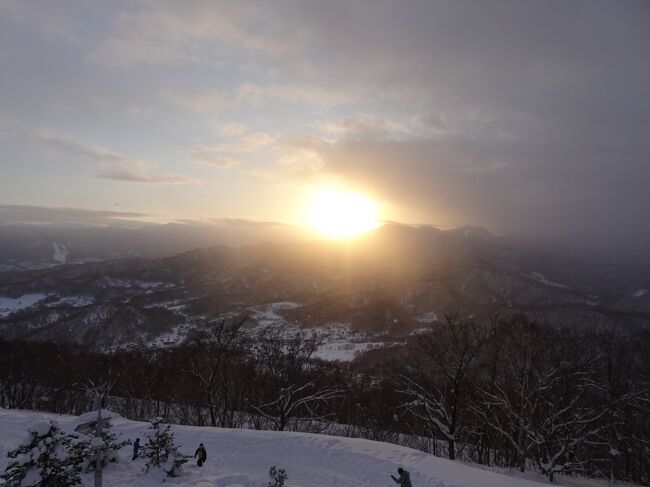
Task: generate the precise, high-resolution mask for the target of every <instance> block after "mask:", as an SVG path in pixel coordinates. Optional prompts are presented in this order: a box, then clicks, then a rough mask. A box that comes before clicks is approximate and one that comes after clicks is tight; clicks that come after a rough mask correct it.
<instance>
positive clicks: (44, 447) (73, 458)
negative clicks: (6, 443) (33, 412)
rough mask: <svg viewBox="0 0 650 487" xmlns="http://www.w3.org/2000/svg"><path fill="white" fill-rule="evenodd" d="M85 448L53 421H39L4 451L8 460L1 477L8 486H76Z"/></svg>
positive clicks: (81, 442)
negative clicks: (19, 440)
mask: <svg viewBox="0 0 650 487" xmlns="http://www.w3.org/2000/svg"><path fill="white" fill-rule="evenodd" d="M84 450H85V447H84V444H83V440H81V439H80V438H79V436H78V435H75V434H68V433H65V432H63V431H61V429H60V428H59V426H58V424H57V423H56V422H54V421H49V420H43V421H38V422H36V423H35V424H34V425H32V426H31V428H30V429H29V433H28V435H27V438H26V439H25V440H24V441H23V443H21V444H20V445H19V446H18V448H16V449H15V450H12V451H10V452H8V453H7V456H8V457H9V458H10V459H11V460H10V461H9V464H8V465H7V468H6V470H5V472H4V473H3V474H2V475H0V478H1V479H2V480H4V481H5V482H6V485H8V486H11V487H13V486H16V487H17V486H20V487H67V486H72V485H77V484H79V483H81V479H80V478H79V473H80V471H81V462H82V461H83V452H84Z"/></svg>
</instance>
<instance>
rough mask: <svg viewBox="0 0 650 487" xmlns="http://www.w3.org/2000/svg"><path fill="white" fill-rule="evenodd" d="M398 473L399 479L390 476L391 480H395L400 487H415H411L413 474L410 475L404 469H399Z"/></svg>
mask: <svg viewBox="0 0 650 487" xmlns="http://www.w3.org/2000/svg"><path fill="white" fill-rule="evenodd" d="M397 473H398V474H399V478H397V477H395V476H394V475H391V476H390V478H391V479H393V480H394V481H395V483H396V484H398V485H399V486H400V487H413V486H412V485H411V474H409V473H408V472H407V471H406V470H404V469H403V468H402V467H400V468H398V469H397Z"/></svg>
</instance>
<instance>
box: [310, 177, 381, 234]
mask: <svg viewBox="0 0 650 487" xmlns="http://www.w3.org/2000/svg"><path fill="white" fill-rule="evenodd" d="M307 223H308V225H309V226H310V227H311V228H312V229H313V230H315V231H316V232H318V233H320V234H321V235H324V236H326V237H328V238H333V239H341V238H346V237H353V236H355V235H359V234H361V233H365V232H369V231H370V230H374V229H375V228H377V227H379V226H380V224H381V223H380V221H379V208H378V205H377V203H376V202H374V201H373V200H372V199H370V198H368V197H367V196H365V195H363V194H360V193H354V192H350V191H344V190H340V189H333V188H328V189H319V190H316V191H314V194H313V197H312V200H311V204H310V206H309V209H308V216H307Z"/></svg>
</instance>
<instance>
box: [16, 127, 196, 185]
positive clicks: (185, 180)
mask: <svg viewBox="0 0 650 487" xmlns="http://www.w3.org/2000/svg"><path fill="white" fill-rule="evenodd" d="M18 137H19V138H20V139H21V140H23V141H25V142H28V143H30V144H33V145H36V146H40V147H43V148H45V149H47V151H48V153H52V152H53V153H55V154H56V155H57V156H59V157H74V158H76V159H79V160H83V161H89V162H92V163H95V164H97V165H98V166H99V168H98V170H97V171H96V172H95V173H94V174H93V175H92V177H94V178H97V179H107V180H111V181H122V182H131V183H144V184H191V183H195V182H196V180H195V179H193V178H191V177H188V176H183V175H180V174H160V175H159V174H154V173H152V169H153V165H152V164H151V163H149V162H145V161H141V160H138V159H132V158H129V157H127V156H125V155H123V154H120V153H118V152H114V151H111V150H109V149H106V148H104V147H101V146H97V145H91V144H86V143H85V142H79V141H76V140H73V139H70V138H68V137H65V136H61V135H58V134H53V133H35V132H30V133H21V134H19V135H18Z"/></svg>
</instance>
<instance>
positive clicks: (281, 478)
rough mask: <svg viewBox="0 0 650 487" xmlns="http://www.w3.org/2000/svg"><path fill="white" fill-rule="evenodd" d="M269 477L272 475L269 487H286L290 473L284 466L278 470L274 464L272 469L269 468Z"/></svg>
mask: <svg viewBox="0 0 650 487" xmlns="http://www.w3.org/2000/svg"><path fill="white" fill-rule="evenodd" d="M269 477H271V481H270V482H269V487H284V482H285V481H286V480H287V478H288V475H287V472H286V471H285V470H284V469H283V468H281V469H279V470H278V469H277V468H275V465H273V466H272V467H271V470H269Z"/></svg>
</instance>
